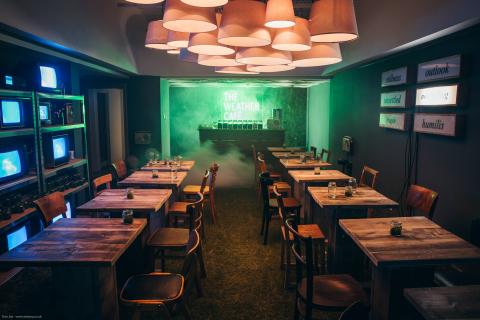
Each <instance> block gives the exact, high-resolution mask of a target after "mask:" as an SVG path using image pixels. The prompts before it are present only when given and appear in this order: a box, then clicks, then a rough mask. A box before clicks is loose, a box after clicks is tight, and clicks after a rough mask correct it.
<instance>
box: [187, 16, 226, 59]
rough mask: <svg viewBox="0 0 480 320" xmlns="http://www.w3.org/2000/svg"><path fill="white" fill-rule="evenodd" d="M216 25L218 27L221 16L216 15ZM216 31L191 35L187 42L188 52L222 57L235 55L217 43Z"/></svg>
mask: <svg viewBox="0 0 480 320" xmlns="http://www.w3.org/2000/svg"><path fill="white" fill-rule="evenodd" d="M216 20H217V24H218V25H220V22H221V20H222V14H221V13H217V14H216ZM217 36H218V29H217V30H213V31H210V32H202V33H191V34H190V39H189V41H188V50H189V51H191V52H193V53H198V54H209V55H214V56H216V55H218V56H223V55H227V54H232V53H235V49H233V48H231V47H228V46H225V45H223V44H220V43H218V41H217Z"/></svg>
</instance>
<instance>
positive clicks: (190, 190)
mask: <svg viewBox="0 0 480 320" xmlns="http://www.w3.org/2000/svg"><path fill="white" fill-rule="evenodd" d="M219 168H220V167H219V165H218V164H216V163H215V162H214V163H213V164H212V165H211V166H210V169H209V170H210V180H209V183H208V186H204V189H202V185H187V186H185V188H183V190H182V192H183V194H184V195H185V196H187V197H188V196H191V195H195V194H197V193H199V192H200V191H203V194H204V196H205V199H206V200H207V202H208V204H209V209H210V216H211V218H212V223H213V224H215V221H216V217H217V210H216V207H215V183H216V180H217V174H218V169H219Z"/></svg>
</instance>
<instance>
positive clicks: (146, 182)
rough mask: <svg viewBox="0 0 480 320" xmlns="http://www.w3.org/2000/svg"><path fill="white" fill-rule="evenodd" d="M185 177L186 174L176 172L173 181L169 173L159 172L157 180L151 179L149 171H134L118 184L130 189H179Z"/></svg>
mask: <svg viewBox="0 0 480 320" xmlns="http://www.w3.org/2000/svg"><path fill="white" fill-rule="evenodd" d="M186 176H187V172H185V171H179V172H177V178H176V179H173V178H172V174H171V173H170V172H159V173H158V178H152V172H151V171H135V172H134V173H132V174H131V175H129V176H128V177H126V178H125V179H123V180H122V181H120V182H118V185H120V186H124V187H127V186H130V187H136V186H139V187H142V186H147V187H162V186H172V187H179V186H180V185H181V184H182V182H183V180H185V177H186Z"/></svg>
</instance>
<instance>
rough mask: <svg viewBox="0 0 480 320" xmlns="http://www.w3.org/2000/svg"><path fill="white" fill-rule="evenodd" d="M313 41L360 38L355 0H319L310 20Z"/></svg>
mask: <svg viewBox="0 0 480 320" xmlns="http://www.w3.org/2000/svg"><path fill="white" fill-rule="evenodd" d="M309 28H310V34H311V39H312V41H313V42H344V41H350V40H354V39H356V38H358V29H357V20H356V18H355V8H354V6H353V0H317V1H315V2H314V3H313V4H312V8H311V11H310V22H309Z"/></svg>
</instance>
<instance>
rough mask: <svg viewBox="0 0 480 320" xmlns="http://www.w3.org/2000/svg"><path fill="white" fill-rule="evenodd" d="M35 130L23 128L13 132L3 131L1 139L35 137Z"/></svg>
mask: <svg viewBox="0 0 480 320" xmlns="http://www.w3.org/2000/svg"><path fill="white" fill-rule="evenodd" d="M34 134H35V130H34V129H33V128H22V129H12V130H1V131H0V138H10V137H20V136H30V135H34Z"/></svg>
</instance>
